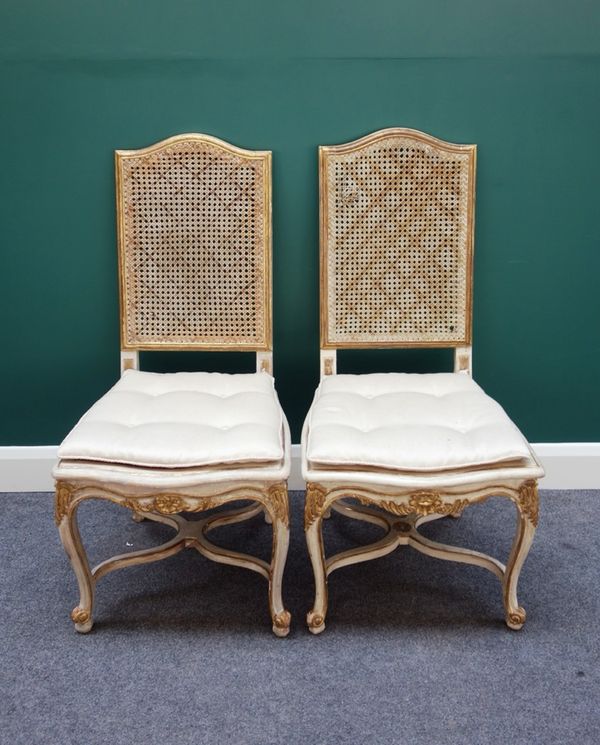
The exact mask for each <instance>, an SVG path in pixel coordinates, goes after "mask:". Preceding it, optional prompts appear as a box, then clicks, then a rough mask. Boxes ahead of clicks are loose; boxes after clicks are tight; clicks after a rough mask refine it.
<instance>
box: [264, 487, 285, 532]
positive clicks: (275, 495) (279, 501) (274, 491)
mask: <svg viewBox="0 0 600 745" xmlns="http://www.w3.org/2000/svg"><path fill="white" fill-rule="evenodd" d="M267 494H268V497H269V501H270V503H271V505H272V506H273V510H274V512H275V515H276V516H277V519H278V520H280V521H281V522H282V523H283V524H284V525H285V527H286V528H288V527H289V525H290V515H289V508H288V496H287V488H286V486H285V484H275V485H274V486H271V487H269V491H268V492H267Z"/></svg>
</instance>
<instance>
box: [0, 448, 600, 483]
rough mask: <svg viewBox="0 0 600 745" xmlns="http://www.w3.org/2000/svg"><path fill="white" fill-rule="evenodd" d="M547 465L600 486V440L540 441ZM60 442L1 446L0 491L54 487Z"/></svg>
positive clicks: (296, 468)
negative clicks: (53, 470) (53, 478)
mask: <svg viewBox="0 0 600 745" xmlns="http://www.w3.org/2000/svg"><path fill="white" fill-rule="evenodd" d="M533 448H534V450H535V451H536V453H537V454H538V456H539V458H540V460H541V461H542V463H543V465H544V468H545V469H546V478H544V479H543V480H542V481H541V482H540V487H541V488H542V489H600V442H557V443H538V444H534V445H533ZM57 449H58V448H57V446H56V445H38V446H30V447H27V446H24V447H0V492H30V491H52V489H53V488H54V484H53V481H52V476H51V471H52V467H53V465H54V463H55V462H56V451H57ZM289 488H290V490H295V491H299V490H302V489H304V481H303V480H302V474H301V473H300V445H292V472H291V474H290V479H289Z"/></svg>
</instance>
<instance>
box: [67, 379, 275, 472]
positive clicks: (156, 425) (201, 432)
mask: <svg viewBox="0 0 600 745" xmlns="http://www.w3.org/2000/svg"><path fill="white" fill-rule="evenodd" d="M282 423H283V412H282V410H281V407H280V405H279V402H278V400H277V396H276V394H275V389H274V386H273V378H271V376H270V375H267V374H266V373H256V374H248V375H241V374H240V375H226V374H222V373H150V372H140V371H137V370H127V371H125V373H124V374H123V376H122V378H121V379H120V380H119V382H118V383H117V384H116V385H115V386H113V388H111V389H110V390H109V391H108V393H106V395H104V396H103V397H102V398H101V399H100V400H99V401H98V402H97V403H95V404H94V405H93V406H92V408H91V409H90V410H89V411H88V412H87V413H86V414H84V415H83V417H82V418H81V419H80V420H79V422H78V423H77V425H76V426H75V427H74V429H73V430H72V431H71V432H70V433H69V434H68V435H67V437H66V439H65V440H64V442H63V443H62V445H61V446H60V448H59V450H58V456H59V458H61V459H69V460H86V461H101V462H111V463H122V464H127V465H134V466H144V467H157V468H183V467H198V466H211V465H218V464H237V463H253V462H256V463H260V464H264V463H272V462H276V461H280V460H281V459H282V458H283V456H284V450H283V426H282Z"/></svg>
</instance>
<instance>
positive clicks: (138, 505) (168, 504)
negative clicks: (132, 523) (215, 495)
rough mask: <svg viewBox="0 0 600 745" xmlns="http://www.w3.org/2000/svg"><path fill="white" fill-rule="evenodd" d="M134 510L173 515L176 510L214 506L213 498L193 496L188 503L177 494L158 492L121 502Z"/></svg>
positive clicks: (194, 510) (195, 509)
mask: <svg viewBox="0 0 600 745" xmlns="http://www.w3.org/2000/svg"><path fill="white" fill-rule="evenodd" d="M123 504H124V506H125V507H128V508H129V509H130V510H133V511H134V512H158V513H159V514H161V515H174V514H176V513H178V512H204V510H210V509H212V508H213V507H216V506H217V504H216V502H215V500H214V499H210V498H208V497H203V498H201V497H194V498H193V502H191V503H189V502H188V501H187V500H186V499H184V498H183V497H180V496H179V494H159V495H158V496H156V497H153V498H152V499H144V498H142V499H127V500H125V501H124V502H123Z"/></svg>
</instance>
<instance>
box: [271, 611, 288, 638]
mask: <svg viewBox="0 0 600 745" xmlns="http://www.w3.org/2000/svg"><path fill="white" fill-rule="evenodd" d="M291 622H292V614H291V613H290V612H289V611H287V610H284V611H283V612H282V613H278V614H277V615H276V616H274V617H273V633H274V634H275V636H280V637H283V636H287V635H288V634H289V633H290V623H291Z"/></svg>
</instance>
